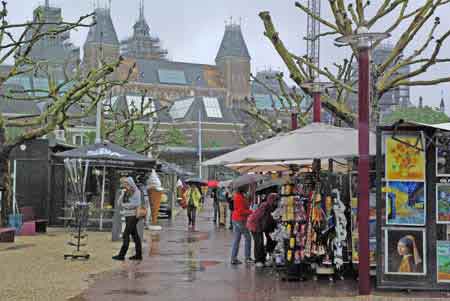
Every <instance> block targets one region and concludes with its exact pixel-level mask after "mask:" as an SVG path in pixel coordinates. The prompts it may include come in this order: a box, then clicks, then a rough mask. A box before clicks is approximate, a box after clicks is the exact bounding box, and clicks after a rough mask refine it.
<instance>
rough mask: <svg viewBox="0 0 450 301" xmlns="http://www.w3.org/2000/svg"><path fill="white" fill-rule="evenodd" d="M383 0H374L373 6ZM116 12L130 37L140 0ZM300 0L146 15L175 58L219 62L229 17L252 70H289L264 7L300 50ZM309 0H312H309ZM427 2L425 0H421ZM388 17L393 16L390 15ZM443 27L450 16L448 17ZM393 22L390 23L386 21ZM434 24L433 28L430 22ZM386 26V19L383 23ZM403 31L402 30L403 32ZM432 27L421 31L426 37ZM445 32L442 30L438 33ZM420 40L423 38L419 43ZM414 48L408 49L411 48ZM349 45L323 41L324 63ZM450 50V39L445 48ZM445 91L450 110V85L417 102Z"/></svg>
mask: <svg viewBox="0 0 450 301" xmlns="http://www.w3.org/2000/svg"><path fill="white" fill-rule="evenodd" d="M95 1H97V0H95ZM100 1H101V2H104V3H107V2H108V0H100ZM379 1H381V0H374V1H372V3H374V4H373V6H374V7H375V4H376V3H377V2H379ZM8 2H9V3H8V11H9V14H10V15H9V20H10V22H17V21H23V20H24V19H31V17H32V11H33V9H34V8H35V7H37V6H38V5H39V4H43V3H44V0H9V1H8ZM111 2H112V8H111V14H112V18H113V22H114V24H115V28H116V31H117V34H118V36H119V39H124V38H126V37H127V36H129V35H130V34H131V32H132V25H133V23H134V22H135V21H136V19H137V17H138V6H139V0H112V1H111ZM294 2H295V1H294V0H144V3H145V17H146V19H147V21H148V23H149V25H150V30H151V32H152V34H153V35H157V36H159V38H160V39H161V40H162V41H163V46H164V47H165V48H166V49H167V50H168V51H169V56H170V58H171V59H173V60H176V61H185V62H195V63H205V64H214V58H215V55H216V53H217V50H218V48H219V45H220V41H221V39H222V36H223V32H224V26H225V22H226V21H228V22H229V21H230V18H233V22H238V23H241V25H242V31H243V33H244V37H245V39H246V41H247V46H248V48H249V52H250V55H251V57H252V71H253V72H256V71H259V70H262V69H264V68H269V67H271V68H272V69H275V70H283V71H284V70H285V67H284V65H283V62H282V61H281V59H280V58H279V57H278V55H277V53H276V52H275V50H274V49H273V48H272V46H271V44H270V42H269V41H268V40H267V38H266V37H265V36H264V35H263V32H264V28H263V25H262V22H261V20H260V19H259V17H258V13H259V12H261V11H265V10H267V11H270V12H271V14H272V18H273V19H274V21H275V24H276V26H277V30H278V31H279V33H280V36H281V38H282V39H283V40H284V42H285V43H286V45H287V46H288V47H289V49H290V50H291V51H292V52H294V53H298V54H304V53H305V50H306V43H305V42H304V41H303V40H302V37H303V36H304V35H305V32H306V16H305V15H304V14H303V13H301V12H300V11H299V10H298V9H296V8H295V7H294ZM304 2H305V3H306V1H304ZM419 2H421V0H419ZM93 3H94V0H50V4H51V5H52V6H57V7H61V8H62V9H63V17H64V18H66V19H68V20H75V19H76V18H78V17H79V16H80V15H83V14H87V13H89V12H91V11H92V10H93V7H94V5H93ZM322 3H323V4H322V5H323V7H324V8H323V14H324V15H325V16H329V11H327V9H326V5H327V4H326V3H327V1H322ZM438 15H439V16H441V17H443V20H446V19H445V17H446V18H448V16H450V7H449V5H447V7H445V8H441V9H440V10H439V11H438ZM388 21H392V18H389V19H388ZM443 23H445V24H443V26H442V27H443V28H445V26H447V28H448V21H444V22H443ZM386 25H387V24H386ZM430 25H431V24H429V25H428V27H427V28H429V27H430ZM383 26H385V24H382V26H380V30H382V28H381V27H383ZM399 34H400V33H396V35H397V36H398V35H399ZM425 34H426V31H424V32H423V33H422V34H421V35H419V36H418V39H417V41H421V40H423V38H424V37H425ZM86 35H87V30H80V31H78V32H73V33H72V42H73V43H74V44H76V45H77V46H82V45H83V43H84V40H85V38H86ZM437 36H439V35H437ZM417 46H418V44H417ZM407 52H408V50H407ZM345 54H346V51H345V50H343V49H336V48H335V47H333V45H332V43H331V41H330V39H328V40H324V41H322V45H321V63H322V65H330V64H331V63H332V62H333V60H336V58H339V59H341V58H343V57H344V56H345ZM441 54H442V55H447V57H448V56H449V55H450V40H448V41H447V44H446V46H445V47H444V49H443V50H442V52H441ZM449 66H450V64H449V65H447V66H442V67H439V68H432V69H430V71H429V72H428V73H427V74H426V75H425V76H422V77H421V78H422V79H423V78H425V79H430V78H434V77H437V76H449V73H450V71H449ZM442 90H443V91H444V98H445V101H446V108H447V112H450V102H448V99H450V85H449V84H445V85H440V86H436V87H417V88H413V89H412V91H411V99H412V101H413V102H414V103H417V100H418V98H419V96H420V95H422V96H424V102H425V103H426V104H428V105H431V106H438V105H439V102H440V98H441V91H442Z"/></svg>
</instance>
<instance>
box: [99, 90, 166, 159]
mask: <svg viewBox="0 0 450 301" xmlns="http://www.w3.org/2000/svg"><path fill="white" fill-rule="evenodd" d="M146 94H147V93H146V91H144V92H143V93H142V95H141V97H135V98H133V101H132V102H128V100H127V96H126V95H123V99H122V101H123V103H122V104H119V103H118V101H117V100H116V101H115V102H114V103H113V102H112V101H111V99H112V98H111V97H110V98H109V100H108V101H106V102H105V104H104V108H105V112H106V114H105V137H106V139H108V140H110V141H112V142H113V143H116V144H120V145H122V146H123V147H129V148H133V149H134V150H135V151H136V152H138V153H148V152H150V153H152V154H156V152H157V150H158V146H160V145H164V144H165V142H166V141H167V137H163V136H162V135H161V134H160V133H159V132H158V129H159V124H160V121H159V119H158V118H157V116H158V113H159V112H162V111H165V110H167V107H161V108H159V109H156V106H155V105H154V103H153V99H152V98H150V97H147V96H146ZM119 98H120V97H119ZM137 98H139V99H137ZM116 99H118V98H116ZM150 118H151V119H152V122H151V123H152V124H151V126H150Z"/></svg>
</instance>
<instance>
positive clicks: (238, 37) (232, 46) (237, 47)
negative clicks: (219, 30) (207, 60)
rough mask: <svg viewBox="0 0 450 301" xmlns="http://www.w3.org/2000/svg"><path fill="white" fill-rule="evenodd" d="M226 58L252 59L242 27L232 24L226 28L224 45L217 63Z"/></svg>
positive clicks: (221, 46)
mask: <svg viewBox="0 0 450 301" xmlns="http://www.w3.org/2000/svg"><path fill="white" fill-rule="evenodd" d="M224 57H240V58H246V59H250V54H249V52H248V48H247V44H246V43H245V40H244V35H243V34H242V31H241V26H240V25H237V24H230V25H227V26H226V27H225V33H224V35H223V39H222V43H221V44H220V48H219V52H218V53H217V56H216V61H217V60H219V59H222V58H224Z"/></svg>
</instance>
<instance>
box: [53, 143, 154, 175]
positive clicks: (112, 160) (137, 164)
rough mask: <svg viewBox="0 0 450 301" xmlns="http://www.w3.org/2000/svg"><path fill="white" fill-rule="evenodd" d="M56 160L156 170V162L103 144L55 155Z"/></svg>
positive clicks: (117, 147) (111, 144) (110, 144)
mask: <svg viewBox="0 0 450 301" xmlns="http://www.w3.org/2000/svg"><path fill="white" fill-rule="evenodd" d="M54 157H55V158H56V159H60V160H62V159H65V158H72V159H81V160H86V161H89V162H90V163H91V164H92V165H101V166H120V167H126V168H144V169H151V168H154V166H155V163H156V160H155V159H153V158H149V157H146V156H144V155H141V154H138V153H135V152H133V151H130V150H128V149H126V148H123V147H121V146H119V145H116V144H113V143H109V142H102V143H96V144H91V145H86V146H82V147H79V148H76V149H73V150H69V151H65V152H61V153H56V154H54Z"/></svg>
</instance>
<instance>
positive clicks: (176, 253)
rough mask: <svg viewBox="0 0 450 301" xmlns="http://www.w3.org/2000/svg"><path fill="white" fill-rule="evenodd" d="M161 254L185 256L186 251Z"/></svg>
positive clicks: (162, 254)
mask: <svg viewBox="0 0 450 301" xmlns="http://www.w3.org/2000/svg"><path fill="white" fill-rule="evenodd" d="M159 255H160V256H184V255H186V252H160V253H159Z"/></svg>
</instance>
